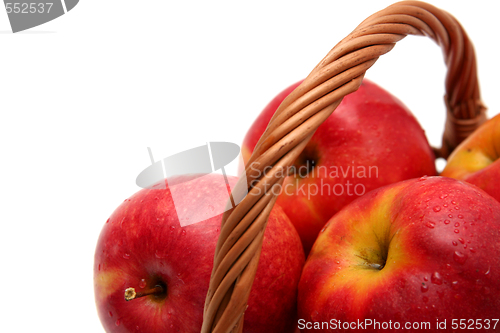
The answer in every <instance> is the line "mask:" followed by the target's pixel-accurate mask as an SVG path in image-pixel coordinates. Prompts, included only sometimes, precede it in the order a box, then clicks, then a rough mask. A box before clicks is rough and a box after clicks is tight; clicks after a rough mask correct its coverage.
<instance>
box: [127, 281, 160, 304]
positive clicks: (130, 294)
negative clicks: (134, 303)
mask: <svg viewBox="0 0 500 333" xmlns="http://www.w3.org/2000/svg"><path fill="white" fill-rule="evenodd" d="M164 292H165V289H164V288H163V287H162V286H161V285H159V284H157V285H156V286H154V287H153V288H151V289H146V290H144V291H142V292H136V291H135V288H127V289H126V290H125V300H126V301H127V302H128V301H131V300H133V299H136V298H140V297H144V296H149V295H155V296H159V295H161V294H163V293H164Z"/></svg>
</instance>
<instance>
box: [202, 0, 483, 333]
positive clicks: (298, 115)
mask: <svg viewBox="0 0 500 333" xmlns="http://www.w3.org/2000/svg"><path fill="white" fill-rule="evenodd" d="M407 35H417V36H428V37H430V38H431V39H432V40H434V41H435V42H436V43H437V44H438V45H439V46H440V47H441V48H442V50H443V54H444V60H445V63H446V66H447V69H448V70H447V75H446V80H445V89H446V95H445V105H446V109H447V117H446V124H445V131H444V134H443V143H442V147H441V148H439V149H434V152H435V154H436V157H443V158H446V157H448V155H449V154H450V153H451V151H452V150H453V149H454V148H455V147H456V146H457V145H458V144H459V143H460V142H461V141H462V140H463V139H465V138H466V137H467V136H468V135H469V134H470V133H472V132H473V131H474V130H475V129H476V128H477V127H478V126H479V125H480V124H482V123H483V122H484V121H485V120H486V115H485V110H486V109H485V107H484V106H483V104H482V102H481V98H480V93H479V85H478V79H477V69H476V59H475V53H474V49H473V46H472V44H471V42H470V40H469V38H468V37H467V35H466V33H465V31H464V30H463V28H462V27H461V25H460V24H459V23H458V21H457V20H456V19H455V18H454V17H452V16H451V15H450V14H448V13H447V12H445V11H443V10H440V9H438V8H435V7H434V6H432V5H429V4H427V3H424V2H418V1H403V2H399V3H396V4H394V5H391V6H389V7H387V8H386V9H384V10H382V11H380V12H377V13H375V14H374V15H372V16H370V17H368V18H367V19H366V20H364V21H363V22H362V23H361V24H360V25H359V26H358V27H357V28H356V29H355V30H354V31H353V32H351V34H349V35H348V36H347V37H346V38H344V39H343V40H342V41H340V42H339V43H338V44H337V45H336V46H335V47H334V48H333V49H332V50H331V51H330V52H329V53H328V54H327V55H326V57H325V58H323V60H322V61H321V62H320V63H319V64H318V65H317V66H316V67H315V68H314V69H313V70H312V72H311V73H310V74H309V75H308V76H307V78H306V79H305V80H304V82H303V83H302V84H301V85H300V86H299V87H297V88H296V89H295V90H294V91H293V92H292V93H291V94H290V95H289V96H288V97H287V98H286V99H285V100H284V101H283V103H282V104H281V105H280V107H279V108H278V110H277V111H276V113H275V115H274V117H273V118H272V120H271V121H270V123H269V125H268V127H267V129H266V131H265V133H264V134H263V135H262V137H261V138H260V140H259V142H258V143H257V146H256V147H255V150H254V152H253V154H252V156H251V158H250V160H249V161H248V163H247V168H246V170H245V171H246V176H247V177H246V178H241V179H240V180H239V182H238V184H237V186H236V188H235V189H234V191H233V193H232V196H233V198H234V199H235V200H237V201H240V200H238V199H240V198H242V196H243V195H242V193H246V192H247V190H248V194H247V195H246V196H245V197H244V198H243V199H242V200H241V202H240V204H239V205H238V206H237V207H236V208H234V209H233V210H230V211H227V212H226V213H225V214H224V216H223V220H222V227H221V233H220V236H219V240H218V243H217V248H216V252H215V257H214V266H213V271H212V276H211V280H210V286H209V290H208V294H207V297H206V302H205V310H204V319H203V327H202V333H208V332H217V333H229V332H242V331H243V317H244V312H245V309H246V307H247V301H248V297H249V294H250V290H251V286H252V283H253V280H254V277H255V273H256V270H257V264H258V261H259V256H260V251H261V247H262V240H263V235H264V230H265V228H266V224H267V219H268V216H269V213H270V211H271V209H272V207H273V205H274V203H275V201H276V195H275V194H274V193H279V191H278V189H279V188H280V187H281V184H282V183H283V180H284V177H285V176H284V174H283V172H282V170H286V169H287V168H288V167H290V166H291V165H292V164H293V163H294V161H295V159H296V158H297V157H298V156H299V154H300V153H301V152H302V150H303V149H304V147H305V146H306V145H307V143H308V142H309V140H310V138H311V137H312V135H313V134H314V132H315V131H316V129H317V128H318V126H320V125H321V124H322V123H323V121H324V120H326V118H328V117H329V116H330V115H331V114H332V112H334V110H335V109H336V108H337V106H338V105H339V104H340V103H341V101H342V99H343V98H344V96H346V95H348V94H350V93H352V92H354V91H356V90H357V89H358V88H359V86H360V85H361V82H362V80H363V77H364V75H365V72H366V71H367V70H368V69H369V68H370V67H371V66H372V65H373V64H374V63H375V62H376V61H377V59H378V58H379V57H380V56H381V55H384V54H386V53H387V52H389V51H390V50H392V48H393V47H394V45H395V44H396V42H398V41H400V40H402V39H403V38H404V37H406V36H407ZM250 166H252V167H250ZM264 170H266V172H264Z"/></svg>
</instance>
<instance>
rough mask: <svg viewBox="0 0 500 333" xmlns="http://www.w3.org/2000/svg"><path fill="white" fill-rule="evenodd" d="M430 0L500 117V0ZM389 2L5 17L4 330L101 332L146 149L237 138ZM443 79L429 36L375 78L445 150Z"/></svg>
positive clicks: (0, 129) (82, 8)
mask: <svg viewBox="0 0 500 333" xmlns="http://www.w3.org/2000/svg"><path fill="white" fill-rule="evenodd" d="M431 2H432V3H433V4H435V5H436V6H438V7H441V8H444V9H446V10H448V11H449V12H451V13H452V14H454V16H456V17H457V18H458V19H459V21H460V22H461V23H462V25H463V26H464V27H465V28H466V30H467V31H468V34H469V36H470V38H471V39H472V41H474V44H475V47H476V53H477V58H478V68H479V79H480V82H481V88H482V96H483V100H484V103H485V104H486V105H487V106H488V107H489V109H490V111H489V116H493V115H495V114H497V113H498V112H499V110H500V107H499V98H498V85H497V78H498V74H499V70H498V66H497V64H498V62H497V61H498V60H497V59H498V55H497V54H495V53H494V51H496V48H495V44H494V43H493V41H498V36H497V35H496V34H497V33H498V32H497V31H498V28H497V23H498V16H497V11H496V10H495V9H494V4H495V2H493V1H489V2H483V1H474V2H470V1H461V2H458V1H432V0H431ZM391 3H392V1H342V2H340V1H334V0H330V1H311V2H309V3H307V2H303V1H302V2H294V1H275V2H269V1H268V2H264V1H252V2H250V1H247V2H245V3H243V2H238V3H235V2H229V1H225V2H220V1H204V2H202V1H195V2H191V1H189V2H187V1H184V2H183V1H142V2H137V1H123V0H122V1H118V0H107V1H86V0H82V1H81V2H80V3H79V4H78V5H77V6H76V7H75V8H74V9H73V10H72V11H70V12H69V13H68V14H66V15H64V16H63V17H60V18H59V19H56V20H54V21H52V22H49V23H47V24H45V25H42V26H39V27H36V28H34V29H31V30H29V31H27V32H24V33H18V34H12V33H11V32H9V30H10V26H9V23H8V18H7V15H6V13H5V11H2V10H0V30H1V33H0V48H1V50H2V51H1V56H0V59H1V62H0V68H1V70H0V115H1V119H0V144H1V153H2V154H1V163H0V168H1V169H0V170H1V173H0V175H1V179H2V181H1V184H0V195H1V200H0V221H1V229H0V230H1V242H0V250H1V251H0V260H1V262H0V263H1V274H0V286H2V303H3V304H4V305H5V306H7V312H5V306H4V310H2V316H1V317H2V331H5V332H9V333H12V332H38V331H50V332H72V333H76V332H85V333H88V332H102V331H103V330H102V327H101V325H100V323H99V320H98V318H97V315H96V311H95V304H94V296H93V282H92V262H93V254H94V248H95V245H96V241H97V238H98V235H99V231H100V229H101V227H102V225H103V224H104V222H105V221H106V219H107V218H108V216H109V215H110V214H111V213H112V211H113V210H114V209H115V207H117V206H118V205H119V204H120V203H121V202H122V201H123V200H124V199H125V198H127V197H129V196H130V195H132V194H133V193H134V192H136V191H137V190H138V187H137V186H136V185H135V177H136V176H137V174H138V173H139V172H141V171H142V170H143V169H144V168H145V167H147V166H148V165H149V163H150V160H149V156H148V153H147V149H146V147H148V146H149V147H153V152H154V154H155V157H156V158H157V159H160V158H163V157H166V156H169V155H171V154H173V153H176V152H180V151H183V150H185V149H189V148H192V147H195V146H199V145H203V144H205V143H206V142H207V141H231V142H235V143H238V144H240V143H241V141H242V140H243V136H244V134H245V132H246V131H247V129H248V128H249V126H250V124H251V123H252V121H253V120H254V118H255V117H256V116H257V115H258V113H259V112H260V111H261V110H262V108H263V107H264V106H265V105H266V104H267V102H268V101H269V100H270V99H271V98H272V97H274V95H276V94H277V93H278V92H280V91H281V90H282V89H284V88H285V87H287V86H288V85H290V84H292V83H294V82H296V81H298V80H299V79H302V78H304V77H305V76H306V75H307V74H308V73H309V72H310V70H311V69H312V68H313V67H314V66H315V65H316V64H317V63H318V62H319V61H320V60H321V59H322V58H323V56H324V55H326V53H327V52H328V51H329V50H330V48H332V47H333V46H334V45H335V44H336V43H337V42H338V41H340V39H342V38H343V37H345V36H346V35H347V34H348V33H349V32H350V31H351V30H352V29H354V28H355V27H356V25H357V24H359V23H360V22H361V21H362V20H363V19H364V18H366V17H367V16H369V15H370V14H372V13H374V12H376V11H377V10H380V9H382V8H384V7H386V6H387V5H389V4H391ZM494 48H495V49H494ZM444 76H445V67H444V62H443V59H442V54H441V50H440V49H439V47H437V46H436V44H434V43H433V42H432V41H431V40H429V39H426V38H417V37H408V38H406V39H405V40H403V41H402V42H400V43H399V44H398V45H397V46H396V48H395V49H394V50H393V51H391V53H390V54H388V55H386V56H384V57H382V58H381V59H380V60H379V61H378V63H377V64H376V65H375V66H374V67H373V68H372V69H370V70H369V71H368V73H367V75H366V77H367V78H370V79H372V80H374V81H375V82H377V83H379V84H380V85H381V86H383V87H384V88H386V89H388V90H389V91H391V92H392V93H393V94H395V95H396V96H398V97H399V98H400V99H401V100H403V101H404V102H405V103H406V104H407V105H408V106H409V107H410V109H412V110H413V112H414V113H415V114H416V116H417V118H418V119H419V120H420V122H421V124H422V125H423V127H424V128H425V129H426V132H427V134H428V138H429V140H430V142H431V144H433V145H439V144H440V141H441V139H440V138H441V133H442V128H443V124H444V114H445V111H444V106H443V102H442V96H443V94H444ZM230 171H231V172H230V173H233V174H234V173H235V170H233V169H231V170H230ZM5 328H6V329H5Z"/></svg>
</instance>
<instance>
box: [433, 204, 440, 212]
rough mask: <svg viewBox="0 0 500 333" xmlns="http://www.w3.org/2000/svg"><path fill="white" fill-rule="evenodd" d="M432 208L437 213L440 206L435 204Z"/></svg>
mask: <svg viewBox="0 0 500 333" xmlns="http://www.w3.org/2000/svg"><path fill="white" fill-rule="evenodd" d="M432 210H434V211H435V212H436V213H437V212H439V211H441V207H439V206H436V207H434V208H433V209H432Z"/></svg>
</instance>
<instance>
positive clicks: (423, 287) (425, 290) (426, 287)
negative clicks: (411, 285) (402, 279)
mask: <svg viewBox="0 0 500 333" xmlns="http://www.w3.org/2000/svg"><path fill="white" fill-rule="evenodd" d="M420 291H421V292H423V293H426V292H428V291H429V287H428V286H427V285H426V284H425V283H422V286H420Z"/></svg>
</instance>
